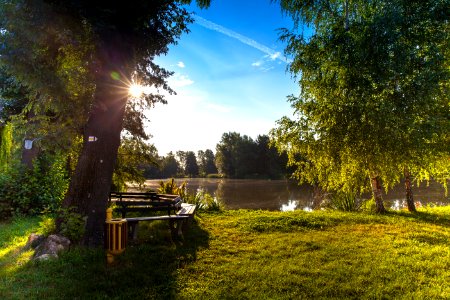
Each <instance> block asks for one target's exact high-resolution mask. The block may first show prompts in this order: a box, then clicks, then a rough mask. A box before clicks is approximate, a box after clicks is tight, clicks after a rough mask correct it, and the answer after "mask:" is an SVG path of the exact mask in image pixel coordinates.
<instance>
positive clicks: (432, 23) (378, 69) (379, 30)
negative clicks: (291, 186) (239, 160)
mask: <svg viewBox="0 0 450 300" xmlns="http://www.w3.org/2000/svg"><path fill="white" fill-rule="evenodd" d="M279 2H280V3H281V7H282V9H283V11H284V12H285V13H286V14H288V15H290V16H291V17H292V18H293V20H294V21H295V22H294V23H295V25H296V27H295V28H294V30H292V31H290V30H287V29H285V30H283V31H282V35H281V38H282V39H284V40H285V41H287V42H288V46H287V49H286V52H287V54H289V55H293V62H292V63H291V64H290V71H291V72H292V73H293V74H294V75H295V76H297V78H298V79H299V85H300V88H301V92H300V95H299V96H298V97H295V96H291V97H290V98H289V99H290V101H291V104H292V107H293V108H294V111H295V117H296V118H295V119H290V118H287V117H284V118H282V119H281V120H279V121H278V127H277V128H276V129H274V130H273V131H272V137H273V138H274V139H275V141H276V143H277V145H278V147H279V148H280V149H283V150H287V151H288V154H289V158H290V163H291V164H292V165H295V166H297V172H296V175H297V176H298V178H299V179H301V180H304V181H309V182H312V183H317V184H319V185H321V186H322V187H323V188H325V189H328V190H346V191H347V192H355V191H357V192H362V191H364V190H366V188H367V187H368V186H370V187H371V189H372V192H373V195H374V198H375V201H376V205H377V211H378V212H383V211H385V208H384V205H383V199H382V194H381V186H382V184H381V183H383V184H384V185H385V186H387V187H389V186H392V185H394V184H395V183H397V182H398V181H399V180H400V177H401V174H402V171H403V170H406V169H405V168H406V167H408V166H410V165H411V166H414V167H419V166H421V167H428V166H429V164H428V165H427V166H424V165H423V162H425V161H427V160H431V161H435V158H436V157H438V156H440V155H444V156H445V155H447V156H448V153H449V149H448V144H447V143H448V134H447V133H446V132H448V129H449V119H448V108H449V102H448V96H446V95H448V79H449V68H448V58H449V57H448V50H447V49H448V46H449V45H448V43H449V36H448V35H449V30H448V29H449V25H448V18H449V16H448V14H447V13H446V11H448V7H449V1H402V0H399V1H382V0H380V1H350V0H338V1H292V0H281V1H279ZM305 24H306V25H308V26H310V27H312V28H313V34H312V35H311V36H305V35H304V34H303V32H302V26H304V25H305ZM444 145H447V146H444ZM445 153H446V154H445ZM424 156H427V157H428V158H427V159H426V160H425V159H424ZM366 178H369V179H370V181H367V180H366ZM368 183H370V184H368ZM411 209H413V208H412V207H411Z"/></svg>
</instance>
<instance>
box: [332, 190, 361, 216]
mask: <svg viewBox="0 0 450 300" xmlns="http://www.w3.org/2000/svg"><path fill="white" fill-rule="evenodd" d="M361 204H362V200H361V199H359V198H358V197H357V196H356V194H354V193H350V192H342V191H337V192H334V193H332V194H331V195H330V196H329V202H328V206H329V207H330V208H332V209H337V210H341V211H358V210H360V208H361Z"/></svg>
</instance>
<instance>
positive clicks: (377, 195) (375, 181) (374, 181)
mask: <svg viewBox="0 0 450 300" xmlns="http://www.w3.org/2000/svg"><path fill="white" fill-rule="evenodd" d="M370 183H371V186H372V194H373V198H374V199H375V204H376V212H377V213H385V212H386V208H384V204H383V194H382V192H381V184H380V178H379V177H378V176H372V177H371V178H370Z"/></svg>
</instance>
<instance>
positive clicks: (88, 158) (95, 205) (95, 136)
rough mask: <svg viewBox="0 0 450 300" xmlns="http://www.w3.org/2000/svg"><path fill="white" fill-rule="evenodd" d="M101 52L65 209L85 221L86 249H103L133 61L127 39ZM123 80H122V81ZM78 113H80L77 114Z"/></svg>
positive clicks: (113, 41)
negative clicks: (88, 247)
mask: <svg viewBox="0 0 450 300" xmlns="http://www.w3.org/2000/svg"><path fill="white" fill-rule="evenodd" d="M103 42H104V43H103V44H102V45H101V46H100V49H99V52H98V53H99V55H98V56H99V57H98V58H99V69H98V70H97V73H96V92H95V95H94V103H93V106H92V109H91V112H90V114H89V119H88V121H87V124H86V126H85V128H84V136H83V147H82V150H81V153H80V156H79V158H78V163H77V166H76V168H75V171H74V173H73V176H72V179H71V182H70V185H69V190H68V193H67V195H66V197H65V199H64V201H63V207H64V208H70V207H75V208H76V211H77V212H78V213H80V214H81V215H82V216H83V217H85V232H84V236H83V238H82V241H81V243H82V244H83V245H85V246H90V247H97V246H101V245H103V239H104V232H103V226H104V222H105V216H106V208H107V204H108V196H109V192H110V188H111V182H112V174H113V171H114V165H115V161H116V158H117V151H118V148H119V145H120V133H121V131H122V127H123V118H124V114H125V105H126V102H127V97H128V92H127V88H126V86H125V85H124V78H123V77H124V76H126V77H128V78H129V76H130V74H131V71H130V69H129V68H128V66H127V65H128V64H129V63H130V62H131V61H132V60H131V58H132V55H131V53H129V52H130V50H129V49H132V47H125V46H123V45H124V44H125V43H124V39H120V38H118V37H117V38H115V39H110V40H109V41H105V40H103ZM119 77H120V78H119ZM74 113H76V112H74Z"/></svg>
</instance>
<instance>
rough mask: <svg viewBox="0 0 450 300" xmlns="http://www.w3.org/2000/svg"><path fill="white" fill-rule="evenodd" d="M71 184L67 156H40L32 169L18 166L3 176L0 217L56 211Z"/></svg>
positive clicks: (0, 187) (0, 176)
mask: <svg viewBox="0 0 450 300" xmlns="http://www.w3.org/2000/svg"><path fill="white" fill-rule="evenodd" d="M68 184H69V180H68V178H67V175H66V169H65V160H64V157H55V156H52V157H50V156H47V155H41V156H40V157H39V158H37V159H36V160H35V162H34V164H33V168H32V169H27V168H26V167H24V166H23V165H20V164H18V163H17V164H16V165H15V166H13V167H11V168H9V169H8V170H7V171H5V172H3V173H1V174H0V202H1V204H0V215H3V216H4V217H7V216H11V215H16V216H24V215H36V214H38V213H41V212H43V211H47V212H56V211H57V210H58V209H59V207H60V205H61V202H62V199H63V198H64V195H65V192H66V191H67V188H68Z"/></svg>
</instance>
